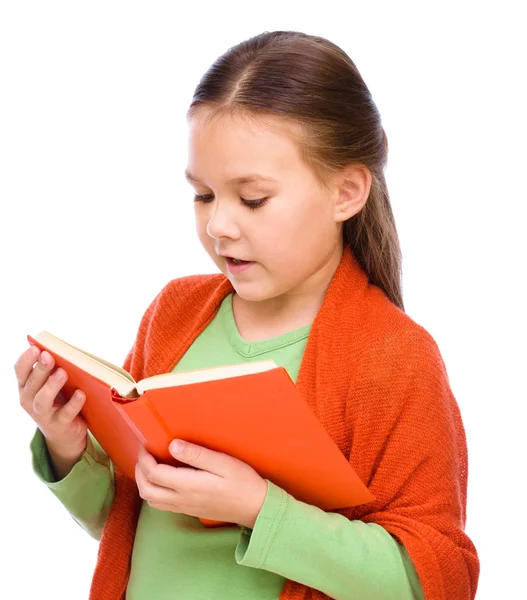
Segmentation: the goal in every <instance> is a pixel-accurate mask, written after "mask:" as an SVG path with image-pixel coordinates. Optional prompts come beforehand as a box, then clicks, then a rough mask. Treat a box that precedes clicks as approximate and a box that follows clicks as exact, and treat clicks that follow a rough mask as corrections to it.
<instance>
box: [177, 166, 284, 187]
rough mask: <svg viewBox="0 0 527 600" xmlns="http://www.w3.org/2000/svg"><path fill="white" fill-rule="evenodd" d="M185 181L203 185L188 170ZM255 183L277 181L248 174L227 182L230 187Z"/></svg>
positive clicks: (263, 176)
mask: <svg viewBox="0 0 527 600" xmlns="http://www.w3.org/2000/svg"><path fill="white" fill-rule="evenodd" d="M185 179H187V181H194V182H197V183H203V182H202V181H200V180H199V179H198V178H197V177H196V175H193V174H192V173H191V172H190V171H189V170H188V169H187V170H186V171H185ZM255 181H273V182H276V179H273V178H272V177H266V176H265V175H260V174H259V173H248V174H247V175H241V176H240V177H233V178H232V179H229V180H228V181H227V184H228V185H242V184H243V183H253V182H255Z"/></svg>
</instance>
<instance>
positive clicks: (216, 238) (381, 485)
mask: <svg viewBox="0 0 527 600" xmlns="http://www.w3.org/2000/svg"><path fill="white" fill-rule="evenodd" d="M188 120H189V134H190V135H189V164H188V166H187V169H186V172H185V174H186V177H187V179H188V181H189V182H190V183H191V184H192V186H194V189H195V193H196V195H195V214H196V225H197V234H198V236H199V239H200V241H201V243H202V244H203V246H204V248H205V249H206V251H207V252H208V254H209V255H210V257H211V258H212V260H213V261H214V263H215V264H216V265H217V267H218V268H219V270H220V271H221V273H217V274H213V275H195V276H189V277H183V278H180V279H176V280H173V281H171V282H169V283H168V284H167V285H166V286H165V287H164V288H163V289H162V290H161V292H160V293H159V294H158V295H157V297H156V298H155V299H154V301H153V302H152V303H151V305H150V306H149V307H148V309H147V310H146V312H145V314H144V316H143V318H142V320H141V323H140V326H139V330H138V334H137V338H136V340H135V343H134V345H133V347H132V349H131V350H130V352H129V354H128V356H127V358H126V360H125V362H124V368H125V369H127V370H128V371H130V372H131V374H132V375H133V376H134V378H136V379H137V380H138V379H141V378H143V377H148V376H150V375H154V374H157V373H163V372H167V371H170V370H175V371H177V370H186V369H192V368H198V367H208V366H217V365H220V364H229V363H235V362H240V361H251V360H261V359H266V358H272V359H273V360H274V361H275V362H276V363H277V364H279V365H281V366H284V367H285V368H286V369H287V370H288V372H289V374H290V375H291V377H292V379H293V380H294V381H295V382H296V384H297V387H298V389H299V391H300V393H301V394H302V396H303V397H304V399H305V401H306V402H307V403H308V404H309V406H310V407H311V409H312V410H313V411H314V413H315V414H316V415H317V417H318V418H319V419H320V420H321V422H322V423H323V424H324V426H325V427H326V429H327V431H328V432H329V434H330V435H331V436H332V438H333V439H334V440H335V442H336V443H337V444H338V446H339V448H340V449H341V451H342V452H343V454H344V455H345V456H346V457H347V458H348V459H349V461H350V462H351V464H352V465H353V467H354V468H355V470H356V471H357V472H358V474H359V476H360V477H361V479H362V480H363V481H364V482H365V483H366V484H367V485H368V487H369V489H370V490H371V492H372V493H373V494H374V496H375V500H374V501H373V502H371V503H369V504H366V505H362V506H358V507H355V508H352V509H346V510H338V511H333V512H325V511H323V510H320V509H319V508H317V507H315V506H311V505H309V504H306V503H303V502H299V501H298V500H296V499H295V498H294V497H292V496H291V495H289V494H287V493H286V492H285V491H284V490H282V489H281V488H279V487H278V486H277V485H275V484H274V483H273V482H272V481H268V480H265V479H262V477H260V476H259V475H258V474H257V473H256V472H255V471H254V470H253V469H252V468H251V467H250V466H248V465H247V464H245V463H243V462H241V461H239V460H236V459H234V458H233V457H230V456H227V455H225V454H221V453H218V452H214V451H211V450H210V449H207V448H203V447H199V446H197V445H195V444H192V443H190V442H188V441H185V440H175V441H174V442H173V443H172V444H171V449H170V450H171V452H172V453H173V454H174V456H175V457H177V458H179V459H180V460H182V461H183V462H185V463H187V464H189V465H190V466H191V467H194V468H175V467H171V466H167V465H162V464H157V462H156V460H155V459H154V458H153V457H152V456H151V455H150V454H149V453H148V452H147V451H146V450H145V449H144V448H142V447H140V449H139V457H138V464H137V467H136V480H137V481H136V482H132V481H131V480H128V479H126V478H125V477H124V476H122V474H121V473H119V472H118V470H114V468H113V465H112V464H111V463H110V461H109V460H108V457H107V456H106V455H105V454H104V452H103V450H102V448H101V447H100V446H99V445H98V443H97V442H96V440H94V439H93V438H92V437H91V435H89V434H88V433H87V430H86V424H85V422H84V420H83V419H82V417H81V416H80V415H79V411H80V409H81V408H82V405H83V402H84V395H83V393H82V391H79V390H78V391H77V392H75V394H74V395H73V396H72V397H71V398H70V399H66V398H64V397H63V396H62V394H61V392H60V390H61V388H62V386H63V384H64V381H65V378H66V377H67V374H66V373H64V371H63V370H61V369H55V370H54V363H53V360H52V358H51V356H50V355H49V354H48V353H46V352H43V353H42V354H41V355H40V357H39V352H38V350H37V349H36V348H31V349H29V350H28V351H26V352H25V353H24V354H23V355H22V356H21V357H20V358H19V360H18V361H17V364H16V366H15V370H16V375H17V379H18V382H19V389H20V398H21V403H22V405H23V407H24V408H25V410H26V411H27V412H28V413H29V414H30V415H31V416H32V417H33V419H34V420H35V421H36V423H37V425H38V429H37V432H36V434H35V436H34V438H33V440H32V445H31V447H32V452H33V465H34V470H35V472H36V473H37V475H38V476H39V477H40V479H41V480H42V481H43V482H44V483H45V484H46V485H47V486H48V487H49V488H50V489H51V490H52V491H53V493H54V494H55V495H56V496H57V497H58V498H59V500H60V501H61V502H62V503H63V504H64V505H65V507H66V508H67V509H68V511H69V512H70V513H71V515H72V516H73V517H74V518H75V519H76V520H77V521H78V522H79V523H80V524H81V525H82V526H83V527H84V528H85V529H87V530H88V532H89V533H90V534H91V535H92V536H94V537H95V538H97V539H100V540H101V541H100V547H99V554H98V561H97V566H96V569H95V574H94V577H93V582H92V587H91V595H90V598H91V600H121V599H122V598H126V599H127V600H139V599H140V600H143V599H146V598H148V599H149V600H164V599H174V598H184V599H185V600H192V599H200V600H202V599H204V598H214V599H220V600H221V599H227V598H229V599H233V598H243V599H250V598H261V599H268V600H271V599H278V598H280V599H291V600H292V599H301V598H302V599H303V598H305V599H307V598H327V597H331V598H339V599H350V600H351V599H354V600H356V599H360V600H367V599H374V598H375V599H377V600H379V599H388V598H390V599H397V600H406V599H411V598H427V599H428V600H468V599H472V598H474V596H475V592H476V587H477V581H478V575H479V562H478V557H477V553H476V550H475V548H474V546H473V544H472V542H471V541H470V539H469V538H468V537H467V536H466V535H465V533H464V525H465V507H466V487H467V451H466V441H465V434H464V429H463V425H462V421H461V418H460V414H459V409H458V406H457V403H456V400H455V399H454V397H453V395H452V391H451V389H450V386H449V381H448V376H447V373H446V370H445V365H444V363H443V360H442V358H441V355H440V352H439V349H438V347H437V345H436V343H435V341H434V340H433V339H432V337H431V335H430V334H429V333H428V332H427V331H426V330H425V329H424V328H423V327H421V326H420V325H418V324H417V323H415V322H414V321H413V320H412V319H411V318H410V317H409V316H407V315H406V314H405V312H404V307H403V301H402V296H401V282H400V278H401V275H400V273H401V265H400V263H401V259H400V248H399V242H398V237H397V232H396V228H395V224H394V219H393V214H392V210H391V207H390V202H389V197H388V191H387V189H386V183H385V179H384V174H383V171H384V167H385V165H386V160H387V140H386V135H385V133H384V130H383V127H382V125H381V119H380V115H379V113H378V110H377V108H376V106H375V103H374V102H373V100H372V97H371V95H370V92H369V90H368V88H367V86H366V84H365V83H364V81H363V80H362V78H361V76H360V74H359V72H358V70H357V68H356V66H355V65H354V63H353V62H352V61H351V59H350V58H349V57H348V56H347V55H346V53H344V52H343V51H342V50H341V49H340V48H338V47H337V46H335V45H334V44H332V43H330V42H329V41H327V40H325V39H323V38H320V37H315V36H309V35H305V34H303V33H299V32H289V31H285V32H284V31H277V32H265V33H263V34H261V35H258V36H255V37H253V38H251V39H249V40H247V41H245V42H243V43H241V44H239V45H237V46H235V47H233V48H231V49H229V50H228V51H227V52H226V53H225V54H224V55H223V56H221V57H220V58H219V59H218V60H217V61H216V62H215V63H214V64H213V65H212V67H211V68H210V69H209V71H208V72H207V73H206V74H205V76H204V77H203V78H202V80H201V81H200V83H199V85H198V87H197V89H196V91H195V94H194V98H193V101H192V103H191V106H190V109H189V113H188ZM37 359H38V360H37ZM35 362H36V366H34V364H35ZM250 401H251V399H250V398H247V402H250ZM200 519H203V520H206V519H213V520H218V521H224V522H229V523H233V525H232V526H223V527H207V526H205V525H204V524H203V522H202V521H201V520H200ZM248 567H250V568H248Z"/></svg>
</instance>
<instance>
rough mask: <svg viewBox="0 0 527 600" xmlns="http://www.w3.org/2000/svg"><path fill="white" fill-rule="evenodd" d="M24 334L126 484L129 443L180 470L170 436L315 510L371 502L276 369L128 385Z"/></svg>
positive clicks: (130, 466)
mask: <svg viewBox="0 0 527 600" xmlns="http://www.w3.org/2000/svg"><path fill="white" fill-rule="evenodd" d="M27 337H28V340H29V341H30V342H32V343H33V344H35V345H36V346H38V347H39V348H40V349H41V350H47V351H48V352H49V353H50V354H52V355H53V357H54V359H55V361H56V365H57V366H60V367H62V368H63V369H64V370H65V371H66V372H67V373H68V381H67V383H66V384H65V385H64V387H63V392H64V394H65V396H66V397H67V398H69V397H70V396H71V394H72V393H73V392H74V391H75V389H77V388H79V389H81V390H82V391H83V392H84V393H85V394H86V402H85V403H84V407H83V409H82V411H81V414H82V416H83V417H84V419H85V420H86V422H87V424H88V428H89V430H90V431H91V433H92V434H93V435H94V437H95V438H96V439H97V441H98V442H99V443H100V444H101V446H102V447H103V448H104V450H105V452H106V453H107V454H108V456H109V457H110V458H111V460H112V461H113V462H114V464H115V465H116V466H117V468H119V469H120V470H121V471H122V472H124V473H125V474H126V475H128V476H129V477H130V478H132V479H134V472H135V465H136V463H137V453H138V441H140V442H141V443H142V444H143V445H144V446H145V448H146V449H147V450H148V451H149V452H150V453H151V454H152V455H153V456H154V457H155V458H156V459H157V461H158V462H162V463H165V464H170V465H173V466H183V465H182V463H180V462H179V461H177V460H176V459H174V458H173V457H172V455H171V454H170V453H169V451H168V446H169V444H170V442H171V441H172V440H173V439H175V438H179V439H182V440H186V441H189V442H192V443H195V444H199V445H200V446H205V447H207V448H210V449H211V450H216V451H218V452H224V453H226V454H229V455H231V456H234V457H236V458H238V459H240V460H242V461H243V462H245V463H247V464H249V465H251V466H252V467H253V468H254V469H255V470H256V471H257V472H258V473H259V475H260V476H261V477H264V478H265V479H269V480H270V481H272V482H273V483H275V484H276V485H278V486H280V487H282V488H283V489H284V490H286V491H287V492H288V493H290V494H291V495H292V496H294V497H295V498H296V499H298V500H301V501H303V502H307V503H309V504H314V505H316V506H318V507H319V508H321V509H324V510H331V509H337V508H346V507H351V506H356V505H359V504H363V503H366V502H370V501H372V500H373V499H374V497H373V495H372V494H371V493H370V492H369V490H368V488H367V487H366V486H365V485H364V484H363V483H362V481H361V480H360V479H359V477H358V475H357V474H356V473H355V471H354V470H353V468H352V467H351V465H350V464H349V462H348V460H347V459H346V457H345V456H344V455H343V454H342V452H341V451H340V450H339V448H338V447H337V445H336V444H335V442H334V441H333V440H332V438H331V437H330V436H329V434H328V433H327V432H326V430H325V429H324V427H323V426H322V424H321V423H320V421H319V420H318V419H317V418H316V417H315V415H314V414H313V412H312V411H311V409H310V408H309V407H308V406H307V404H306V403H305V402H304V400H303V399H302V397H301V396H300V394H299V393H298V390H297V389H296V386H295V384H294V382H293V381H292V379H291V378H290V376H289V374H288V373H287V371H286V369H285V368H284V367H279V366H277V365H276V364H275V363H274V362H273V361H271V360H266V361H258V362H249V363H241V364H236V365H227V366H223V367H213V368H207V369H197V370H192V371H185V372H179V373H165V374H161V375H154V376H152V377H148V378H146V379H142V380H141V381H138V382H136V381H134V379H133V378H132V376H131V375H130V374H129V373H127V372H126V371H125V370H124V369H122V368H120V367H118V366H116V365H113V364H111V363H109V362H108V361H105V360H103V359H101V358H99V357H97V356H94V355H93V354H89V353H88V352H85V351H84V350H81V349H79V348H76V347H75V346H72V345H71V344H68V343H66V342H65V341H63V340H61V339H59V338H57V337H56V336H54V335H52V334H50V333H48V332H46V331H44V332H41V333H39V334H38V335H36V336H35V337H32V336H29V335H28V336H27ZM203 521H204V522H205V521H207V522H208V523H209V524H220V523H219V522H212V521H208V520H203Z"/></svg>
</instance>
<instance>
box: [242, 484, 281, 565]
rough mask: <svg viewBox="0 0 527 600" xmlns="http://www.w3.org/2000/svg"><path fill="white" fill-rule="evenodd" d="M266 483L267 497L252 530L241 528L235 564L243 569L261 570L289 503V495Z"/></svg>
mask: <svg viewBox="0 0 527 600" xmlns="http://www.w3.org/2000/svg"><path fill="white" fill-rule="evenodd" d="M266 481H267V495H266V496H265V500H264V503H263V505H262V508H261V510H260V512H259V514H258V517H257V518H256V522H255V524H254V528H253V529H252V530H251V529H249V528H247V527H242V528H241V535H240V540H239V542H238V544H237V546H236V553H235V557H236V562H237V563H238V564H239V565H243V566H245V567H253V568H261V567H262V565H263V564H264V563H265V559H266V557H267V555H268V553H269V550H270V548H271V546H272V544H273V540H274V537H275V535H276V532H277V531H278V528H279V527H280V523H281V521H282V519H283V517H284V514H285V512H286V509H287V505H288V502H289V494H287V492H286V491H285V490H283V489H282V488H280V487H278V486H277V485H275V484H274V483H272V482H271V481H269V480H266Z"/></svg>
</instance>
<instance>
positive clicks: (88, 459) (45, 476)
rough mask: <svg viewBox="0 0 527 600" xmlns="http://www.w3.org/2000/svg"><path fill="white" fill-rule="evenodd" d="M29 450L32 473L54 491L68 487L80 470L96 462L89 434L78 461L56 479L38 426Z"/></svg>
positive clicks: (95, 452)
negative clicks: (61, 477) (65, 473)
mask: <svg viewBox="0 0 527 600" xmlns="http://www.w3.org/2000/svg"><path fill="white" fill-rule="evenodd" d="M30 450H31V458H32V466H33V472H34V474H35V475H36V476H37V477H38V478H39V479H40V481H42V483H44V484H45V485H46V486H47V487H49V488H50V489H51V490H55V491H59V490H60V489H61V488H65V487H66V488H70V486H71V484H72V482H75V480H77V479H78V477H79V475H80V476H82V472H83V471H84V469H85V468H86V467H90V466H91V465H93V464H94V463H95V462H97V450H96V448H95V445H94V443H93V440H92V438H91V435H88V437H87V443H86V449H85V450H84V452H83V453H82V454H81V457H80V459H79V461H78V462H77V463H76V464H75V465H74V467H73V468H72V469H71V471H70V472H69V473H68V474H67V475H66V477H64V479H61V480H60V481H57V480H56V479H55V476H54V474H53V469H52V467H51V461H50V458H49V453H48V448H47V446H46V441H45V439H44V436H43V435H42V432H41V431H40V429H38V428H37V430H36V431H35V434H34V435H33V438H32V439H31V442H30Z"/></svg>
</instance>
